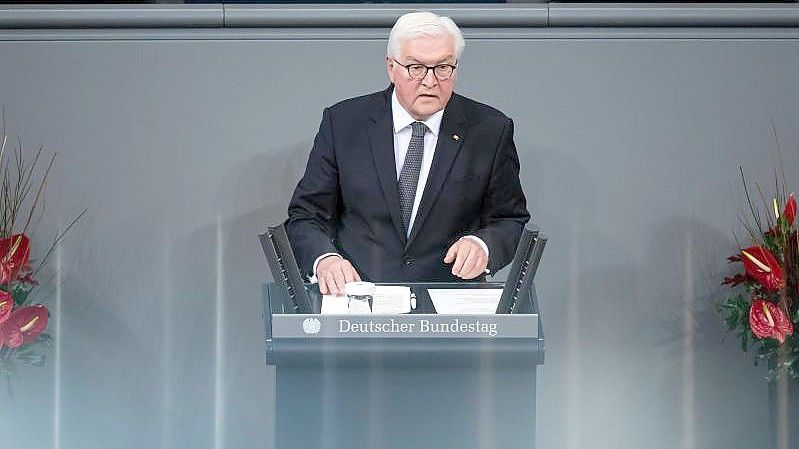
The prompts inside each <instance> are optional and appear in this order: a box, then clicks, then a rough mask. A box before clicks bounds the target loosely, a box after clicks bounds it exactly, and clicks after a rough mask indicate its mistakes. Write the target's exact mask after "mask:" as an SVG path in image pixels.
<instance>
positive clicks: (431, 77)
mask: <svg viewBox="0 0 799 449" xmlns="http://www.w3.org/2000/svg"><path fill="white" fill-rule="evenodd" d="M422 84H423V85H424V86H425V87H433V86H435V85H436V84H438V78H436V74H435V72H433V69H432V68H429V69H427V72H425V74H424V78H422Z"/></svg>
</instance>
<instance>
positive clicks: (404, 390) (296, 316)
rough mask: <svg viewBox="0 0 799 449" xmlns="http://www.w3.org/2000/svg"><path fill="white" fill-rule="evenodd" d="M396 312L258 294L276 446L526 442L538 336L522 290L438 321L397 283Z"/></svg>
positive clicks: (337, 448) (531, 296)
mask: <svg viewBox="0 0 799 449" xmlns="http://www.w3.org/2000/svg"><path fill="white" fill-rule="evenodd" d="M403 285H408V286H410V287H411V290H412V291H413V292H414V294H415V295H416V297H417V298H418V302H417V304H418V306H417V308H416V310H414V311H413V312H412V313H410V314H402V315H320V314H319V311H320V307H321V298H320V296H319V295H318V292H317V293H314V292H313V291H311V292H310V294H309V295H308V297H309V298H310V303H311V307H312V312H313V313H295V312H296V310H291V309H288V308H285V307H284V304H287V303H289V302H287V301H286V298H285V297H284V295H285V294H286V293H285V289H282V288H280V287H279V285H278V284H266V285H265V287H264V310H265V324H266V361H267V364H269V365H274V366H275V373H276V395H277V409H276V413H277V420H276V445H275V447H276V448H277V449H300V448H309V449H310V448H314V449H316V448H320V449H360V448H365V449H425V448H431V449H439V448H440V449H444V448H457V449H470V448H474V449H484V448H491V449H495V448H497V449H499V448H503V449H505V448H507V449H522V448H525V449H526V448H533V447H534V445H535V403H536V368H537V366H538V365H541V364H543V362H544V336H543V331H542V325H541V317H540V315H539V313H538V303H537V298H536V295H535V288H534V286H533V284H532V283H531V284H529V285H527V286H525V287H524V290H523V291H521V292H519V295H518V302H517V303H516V304H515V307H514V309H513V313H512V314H496V315H440V314H436V313H435V308H434V306H433V302H432V301H431V300H430V296H429V294H428V293H427V292H428V290H429V289H434V288H435V289H444V288H446V289H459V288H471V289H473V288H495V289H502V288H503V287H504V284H498V283H453V284H449V283H437V284H433V283H426V284H408V283H406V284H403Z"/></svg>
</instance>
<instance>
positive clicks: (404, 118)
mask: <svg viewBox="0 0 799 449" xmlns="http://www.w3.org/2000/svg"><path fill="white" fill-rule="evenodd" d="M391 115H392V116H393V119H394V134H397V133H398V132H400V131H401V130H402V129H404V128H405V127H407V126H409V125H410V124H411V123H413V122H416V121H421V122H422V123H424V124H425V125H427V129H429V130H430V132H431V133H433V135H434V136H436V137H438V131H439V129H440V128H441V119H442V117H444V110H443V109H442V110H440V111H438V112H436V113H435V114H433V115H431V116H430V117H428V118H427V120H416V119H415V118H413V117H411V114H409V113H408V111H406V110H405V108H404V107H402V105H401V104H400V102H399V100H398V99H397V91H396V90H392V91H391Z"/></svg>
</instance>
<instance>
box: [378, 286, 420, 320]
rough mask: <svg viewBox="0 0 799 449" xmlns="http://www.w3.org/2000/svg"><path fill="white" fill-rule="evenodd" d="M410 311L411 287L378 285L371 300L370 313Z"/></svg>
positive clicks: (382, 313) (387, 313)
mask: <svg viewBox="0 0 799 449" xmlns="http://www.w3.org/2000/svg"><path fill="white" fill-rule="evenodd" d="M410 311H411V288H410V287H404V286H402V285H378V286H377V287H375V296H374V298H373V300H372V313H374V314H378V315H392V314H396V313H408V312H410Z"/></svg>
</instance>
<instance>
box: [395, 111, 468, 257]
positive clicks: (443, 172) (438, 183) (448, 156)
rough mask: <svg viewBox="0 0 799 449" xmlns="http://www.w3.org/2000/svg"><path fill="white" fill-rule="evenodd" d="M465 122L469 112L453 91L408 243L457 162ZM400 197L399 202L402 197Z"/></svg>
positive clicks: (423, 220) (428, 212) (417, 232)
mask: <svg viewBox="0 0 799 449" xmlns="http://www.w3.org/2000/svg"><path fill="white" fill-rule="evenodd" d="M465 122H466V116H465V115H464V113H463V109H462V108H461V105H460V101H459V100H458V97H457V95H453V96H452V98H451V99H450V101H449V104H448V105H447V108H446V109H445V110H444V116H443V117H442V119H441V129H440V130H439V132H438V142H437V143H436V151H435V154H434V155H433V164H432V166H431V167H430V174H429V175H428V176H427V184H426V185H425V187H424V193H423V194H422V202H421V203H420V204H419V210H418V211H417V212H416V219H414V221H413V228H412V229H411V234H410V236H409V237H408V243H407V245H410V244H411V243H413V240H414V238H416V236H417V235H418V234H419V230H420V229H421V228H422V226H423V225H424V222H425V220H426V219H427V216H428V215H429V214H430V210H431V209H432V208H433V204H434V203H435V200H436V197H437V196H438V194H439V192H440V191H441V187H442V186H443V185H444V181H445V180H446V179H447V175H448V174H449V171H450V168H452V163H453V162H455V156H457V155H458V150H460V148H461V143H463V138H464V133H463V131H464V124H465ZM456 136H457V137H456ZM397 201H398V203H399V200H397ZM398 207H399V206H398ZM398 210H399V209H398Z"/></svg>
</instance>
